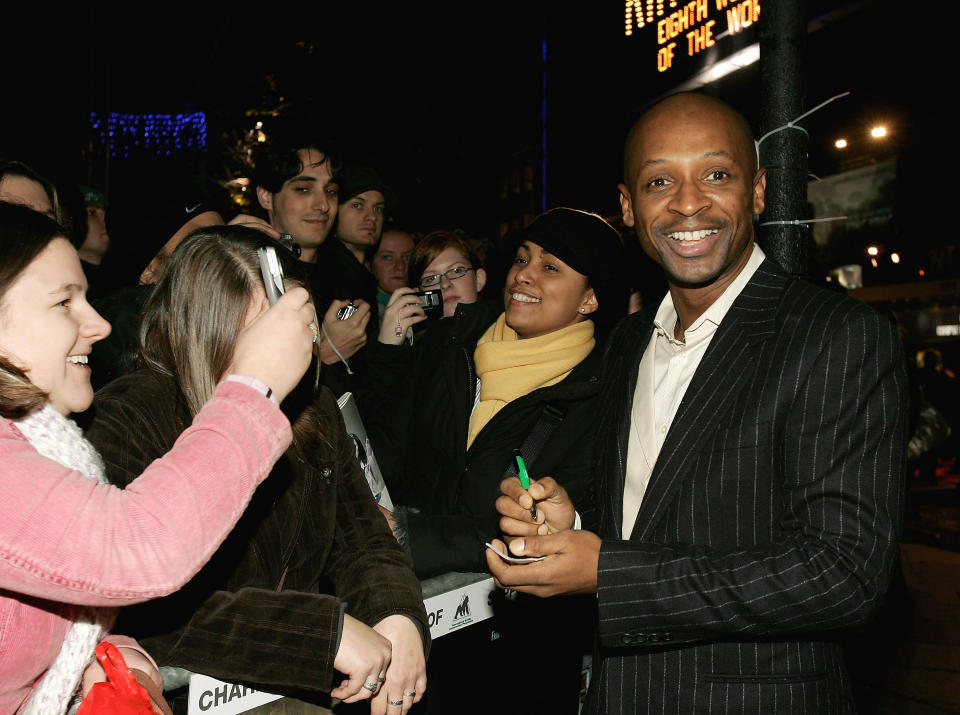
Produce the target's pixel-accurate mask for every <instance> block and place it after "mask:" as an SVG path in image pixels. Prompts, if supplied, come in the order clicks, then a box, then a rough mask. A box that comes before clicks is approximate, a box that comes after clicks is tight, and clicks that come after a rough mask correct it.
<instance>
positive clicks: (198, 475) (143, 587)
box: [0, 382, 291, 606]
mask: <svg viewBox="0 0 960 715" xmlns="http://www.w3.org/2000/svg"><path fill="white" fill-rule="evenodd" d="M290 439H291V435H290V425H289V422H288V421H287V419H286V418H285V417H284V416H283V414H282V413H281V412H280V410H279V409H277V407H275V406H274V405H273V404H272V403H271V402H270V401H269V400H268V399H267V398H266V397H264V396H263V395H261V394H258V393H257V392H256V391H255V390H253V389H252V388H250V387H248V386H246V385H243V384H240V383H237V382H224V383H221V384H220V385H219V386H218V387H217V389H216V391H215V392H214V394H213V397H211V399H210V401H209V402H208V403H207V405H206V406H205V407H204V408H203V410H201V411H200V413H199V414H198V415H197V417H196V418H195V419H194V422H193V425H192V426H191V427H190V428H189V429H187V430H186V431H185V432H184V433H183V434H182V435H181V436H180V438H179V439H178V440H177V442H176V444H174V446H173V449H171V450H170V452H168V453H167V454H166V455H165V456H164V457H163V458H161V459H158V460H156V461H155V462H153V464H151V465H150V466H149V467H148V468H147V470H146V471H145V472H144V473H143V474H142V475H141V476H140V477H139V478H137V479H136V481H135V482H133V483H132V484H130V485H129V486H128V488H127V489H126V490H123V489H118V488H116V487H113V486H108V485H101V484H98V483H96V482H95V481H94V480H91V479H87V478H85V477H83V476H82V475H80V474H79V473H77V472H75V471H72V470H70V469H67V468H65V467H62V466H60V465H59V464H57V463H55V462H53V461H51V460H49V459H46V458H44V457H42V456H40V455H39V454H38V453H37V452H36V450H34V449H33V447H32V446H31V445H30V444H29V443H28V442H27V441H26V440H25V439H23V437H22V436H21V435H20V433H19V432H18V431H17V430H16V429H15V428H14V427H13V425H12V424H11V423H10V422H9V421H6V420H0V484H2V494H3V496H2V498H0V588H3V589H6V590H9V591H14V592H16V593H21V594H26V595H30V596H38V597H41V598H46V599H51V600H55V601H61V602H65V603H75V604H86V605H95V606H123V605H126V604H131V603H138V602H140V601H145V600H148V599H150V598H155V597H158V596H165V595H167V594H169V593H172V592H173V591H175V590H177V589H178V588H180V587H181V586H182V585H183V584H185V583H186V582H187V581H188V580H189V579H190V578H191V577H192V576H193V575H194V574H195V573H196V572H197V571H198V570H199V569H200V567H201V566H203V564H204V563H206V561H207V559H209V558H210V556H211V555H212V554H213V552H214V551H215V550H216V549H217V547H218V546H219V545H220V543H221V542H222V541H223V539H224V538H225V537H226V535H227V534H228V533H229V531H230V530H231V529H232V528H233V526H234V524H235V523H236V521H237V519H238V518H239V516H240V514H241V513H242V512H243V510H244V508H246V506H247V503H248V502H249V500H250V497H251V496H252V495H253V491H254V489H256V487H257V485H258V484H259V483H260V482H261V481H262V480H263V479H264V478H265V477H266V475H267V474H269V473H270V469H271V467H272V466H273V463H274V462H275V461H276V460H277V459H278V458H279V456H280V455H281V454H283V452H284V451H285V450H286V448H287V446H288V445H289V444H290Z"/></svg>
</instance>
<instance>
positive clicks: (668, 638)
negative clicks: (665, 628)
mask: <svg viewBox="0 0 960 715" xmlns="http://www.w3.org/2000/svg"><path fill="white" fill-rule="evenodd" d="M660 640H663V641H672V640H673V633H664V634H663V635H662V636H660Z"/></svg>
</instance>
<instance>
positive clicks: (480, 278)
mask: <svg viewBox="0 0 960 715" xmlns="http://www.w3.org/2000/svg"><path fill="white" fill-rule="evenodd" d="M474 273H475V274H476V281H477V293H479V292H480V291H482V290H483V287H484V286H485V285H486V284H487V272H486V271H485V270H483V269H482V268H477V269H476V270H474Z"/></svg>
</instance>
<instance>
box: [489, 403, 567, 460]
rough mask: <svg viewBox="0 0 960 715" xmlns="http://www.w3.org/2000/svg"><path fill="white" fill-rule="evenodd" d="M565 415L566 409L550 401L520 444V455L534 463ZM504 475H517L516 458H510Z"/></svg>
mask: <svg viewBox="0 0 960 715" xmlns="http://www.w3.org/2000/svg"><path fill="white" fill-rule="evenodd" d="M565 416H566V415H565V413H564V411H563V410H562V409H561V408H560V407H557V406H556V405H552V404H550V403H549V402H548V403H547V404H546V406H545V407H544V408H543V412H541V413H540V417H539V418H538V419H537V422H536V424H535V425H534V426H533V429H532V430H530V434H528V435H527V438H526V439H525V440H523V444H522V445H521V446H520V456H521V457H523V461H524V462H526V463H527V464H533V460H535V459H536V458H537V456H538V455H539V454H540V451H541V450H542V449H543V445H545V444H546V443H547V440H548V439H550V435H551V434H553V431H554V430H555V429H556V428H557V427H559V426H560V423H561V422H563V418H564V417H565ZM503 476H504V478H506V477H515V476H517V461H516V460H515V459H511V460H510V464H509V465H507V471H505V472H504V473H503Z"/></svg>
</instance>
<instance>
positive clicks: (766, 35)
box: [760, 0, 811, 276]
mask: <svg viewBox="0 0 960 715" xmlns="http://www.w3.org/2000/svg"><path fill="white" fill-rule="evenodd" d="M762 13H763V14H762V15H761V17H760V136H763V135H765V134H766V133H767V132H769V131H772V130H773V129H776V128H777V127H780V126H783V125H784V124H786V123H787V122H789V121H791V120H793V119H796V118H797V117H798V116H800V115H801V114H803V112H804V104H805V102H804V100H805V95H806V83H805V81H804V80H805V51H806V40H807V20H806V2H805V1H804V0H767V1H766V2H765V3H764V4H763V10H762ZM807 143H808V142H807V135H806V133H804V132H802V131H799V130H797V129H784V130H783V131H779V132H777V133H776V134H773V135H771V136H769V137H767V138H766V139H765V140H764V141H763V143H762V144H761V145H760V166H763V167H766V169H767V192H766V210H765V211H764V212H763V214H761V216H760V223H764V222H766V221H792V220H794V219H803V218H806V217H807ZM810 241H811V234H810V230H809V228H808V227H807V225H801V226H796V225H784V224H774V225H770V226H763V227H761V229H760V246H761V248H763V250H764V251H765V252H766V253H767V255H769V256H770V257H771V258H773V259H774V260H776V261H777V262H778V263H779V264H780V265H781V266H782V267H783V269H784V270H785V271H787V272H788V273H790V274H791V275H798V276H806V275H807V265H808V260H809V255H810V248H809V246H810Z"/></svg>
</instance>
